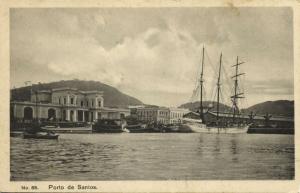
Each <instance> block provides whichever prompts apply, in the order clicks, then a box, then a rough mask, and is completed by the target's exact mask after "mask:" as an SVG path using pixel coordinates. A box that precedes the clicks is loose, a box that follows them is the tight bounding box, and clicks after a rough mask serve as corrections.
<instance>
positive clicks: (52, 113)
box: [48, 108, 56, 120]
mask: <svg viewBox="0 0 300 193" xmlns="http://www.w3.org/2000/svg"><path fill="white" fill-rule="evenodd" d="M54 119H56V111H55V109H52V108H50V109H48V120H54Z"/></svg>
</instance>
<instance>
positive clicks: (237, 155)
mask: <svg viewBox="0 0 300 193" xmlns="http://www.w3.org/2000/svg"><path fill="white" fill-rule="evenodd" d="M261 179H294V136H292V135H255V134H251V135H247V134H245V135H228V134H227V135H214V134H198V133H193V134H191V133H189V134H176V133H154V134H150V133H143V134H127V133H124V134H61V135H60V137H59V140H38V139H22V138H11V180H261Z"/></svg>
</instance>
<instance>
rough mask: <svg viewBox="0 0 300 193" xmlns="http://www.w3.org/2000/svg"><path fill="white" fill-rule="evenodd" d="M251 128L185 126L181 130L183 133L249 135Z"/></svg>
mask: <svg viewBox="0 0 300 193" xmlns="http://www.w3.org/2000/svg"><path fill="white" fill-rule="evenodd" d="M248 128H249V126H248V125H246V126H231V127H230V126H229V127H222V128H221V127H208V126H206V125H204V124H190V123H186V124H183V125H182V126H181V128H180V130H182V131H187V132H188V131H189V132H192V133H216V134H220V133H223V134H241V133H247V131H248Z"/></svg>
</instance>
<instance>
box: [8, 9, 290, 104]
mask: <svg viewBox="0 0 300 193" xmlns="http://www.w3.org/2000/svg"><path fill="white" fill-rule="evenodd" d="M203 47H205V54H204V80H205V82H204V87H205V96H204V99H205V100H213V99H214V98H215V97H214V96H215V88H216V86H215V85H216V80H217V74H216V71H217V68H218V65H219V61H220V54H221V53H222V77H221V82H222V86H221V90H222V97H221V98H222V100H224V103H228V101H229V96H230V92H231V91H232V84H233V81H232V80H230V77H231V76H232V75H233V73H234V69H233V68H232V67H231V66H232V65H234V64H235V63H236V58H237V56H238V57H239V60H240V61H243V62H245V63H244V64H243V65H241V66H240V72H245V73H246V74H245V76H241V80H240V86H241V92H244V93H245V100H243V102H241V104H242V105H243V106H244V107H248V106H251V105H253V104H256V103H259V102H264V101H267V100H281V99H282V100H293V97H294V83H293V82H294V75H293V73H294V71H293V65H294V64H293V63H294V60H293V12H292V9H290V8H282V7H281V8H275V7H274V8H271V7H269V8H234V9H233V8H201V7H194V8H68V9H63V8H14V9H11V10H10V57H11V60H10V74H11V79H10V84H11V88H13V87H22V86H24V82H25V81H31V83H38V82H42V83H47V82H52V81H59V80H70V79H80V80H95V81H100V82H102V83H105V84H108V85H111V86H113V87H116V88H117V89H119V90H120V91H122V92H124V93H126V94H129V95H131V96H133V97H136V98H137V99H139V100H141V101H142V102H144V103H146V104H155V105H162V106H178V105H180V104H183V103H186V102H189V101H190V100H191V96H192V93H193V89H194V88H195V84H196V83H197V81H198V79H199V69H200V65H201V61H202V48H203ZM228 77H229V78H228ZM225 101H226V102H225ZM229 102H230V101H229Z"/></svg>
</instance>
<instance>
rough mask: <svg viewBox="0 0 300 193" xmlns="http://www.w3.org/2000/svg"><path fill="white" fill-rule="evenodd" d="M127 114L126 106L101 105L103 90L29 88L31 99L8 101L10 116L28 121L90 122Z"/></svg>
mask: <svg viewBox="0 0 300 193" xmlns="http://www.w3.org/2000/svg"><path fill="white" fill-rule="evenodd" d="M128 115H130V111H129V109H119V108H108V107H104V98H103V92H102V91H81V90H78V89H75V88H56V89H52V90H37V91H34V92H31V100H30V101H11V118H12V119H15V120H23V121H31V120H34V119H37V118H38V119H41V120H47V121H68V122H92V121H95V120H97V119H102V118H103V119H119V118H122V117H126V116H128Z"/></svg>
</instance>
